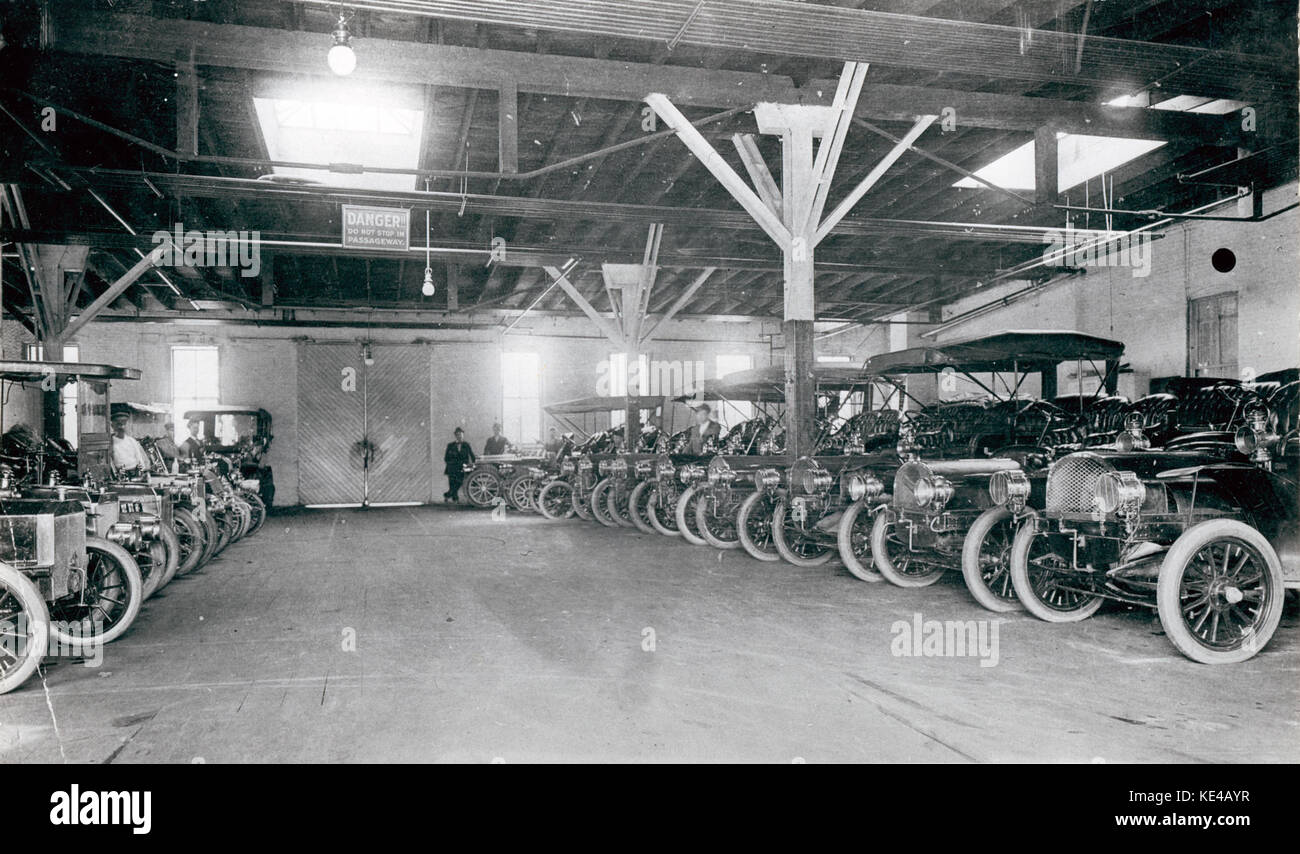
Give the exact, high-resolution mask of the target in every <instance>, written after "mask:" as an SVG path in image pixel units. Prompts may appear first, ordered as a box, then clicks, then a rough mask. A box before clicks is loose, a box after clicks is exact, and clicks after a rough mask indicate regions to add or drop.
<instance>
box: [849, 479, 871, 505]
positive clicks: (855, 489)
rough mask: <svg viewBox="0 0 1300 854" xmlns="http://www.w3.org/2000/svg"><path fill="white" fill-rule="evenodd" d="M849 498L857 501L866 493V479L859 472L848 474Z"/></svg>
mask: <svg viewBox="0 0 1300 854" xmlns="http://www.w3.org/2000/svg"><path fill="white" fill-rule="evenodd" d="M848 487H849V500H851V501H857V500H859V499H860V498H862V496H864V495H866V494H867V479H866V478H865V477H863V476H862V475H860V474H851V475H849V481H848Z"/></svg>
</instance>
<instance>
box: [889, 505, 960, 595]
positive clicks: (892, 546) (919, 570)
mask: <svg viewBox="0 0 1300 854" xmlns="http://www.w3.org/2000/svg"><path fill="white" fill-rule="evenodd" d="M871 561H872V563H874V564H875V565H876V569H878V570H880V574H881V575H883V576H885V580H887V581H889V582H890V583H891V584H896V585H898V586H899V587H929V586H930V585H931V584H934V583H935V582H936V581H938V580H939V578H940V577H941V576H942V575H943V573H944V570H945V567H944V566H943V565H942V564H938V563H934V562H932V561H922V560H918V559H917V556H916V555H915V554H913V553H912V551H911V549H909V548H908V546H907V543H905V542H903V540H902V538H901V537H899V535H898V526H897V525H896V524H894V523H893V522H891V521H889V514H888V513H885V512H881V513H877V514H876V520H875V521H874V522H872V523H871Z"/></svg>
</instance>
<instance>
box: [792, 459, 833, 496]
mask: <svg viewBox="0 0 1300 854" xmlns="http://www.w3.org/2000/svg"><path fill="white" fill-rule="evenodd" d="M833 483H835V478H834V476H833V475H831V473H830V472H828V471H827V470H826V469H825V468H824V467H822V465H821V464H820V463H818V462H817V461H816V460H813V459H809V458H808V457H803V458H801V459H799V460H796V461H795V464H794V465H793V466H791V467H790V485H791V486H792V487H794V488H795V489H797V490H799V491H800V492H802V493H803V494H804V495H818V494H820V493H823V492H826V491H828V490H829V489H830V488H831V485H832V484H833Z"/></svg>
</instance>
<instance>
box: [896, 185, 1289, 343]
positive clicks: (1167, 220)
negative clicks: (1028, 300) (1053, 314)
mask: <svg viewBox="0 0 1300 854" xmlns="http://www.w3.org/2000/svg"><path fill="white" fill-rule="evenodd" d="M1231 201H1232V200H1231V199H1226V200H1224V199H1221V200H1219V201H1216V202H1210V203H1209V204H1207V205H1201V206H1200V207H1198V208H1193V209H1192V210H1190V211H1188V212H1187V213H1185V214H1177V215H1171V214H1164V219H1161V220H1160V221H1159V222H1153V223H1150V224H1148V225H1144V226H1142V227H1141V228H1135V229H1133V230H1132V231H1126V232H1121V233H1120V234H1117V235H1115V236H1114V238H1113V239H1115V240H1119V239H1122V238H1125V237H1129V236H1132V235H1134V234H1140V233H1143V232H1146V231H1150V230H1151V229H1155V228H1161V227H1163V226H1166V225H1169V224H1171V223H1173V222H1174V221H1175V217H1177V218H1179V219H1188V218H1194V215H1196V214H1199V213H1201V212H1202V211H1207V210H1210V209H1212V208H1216V207H1219V206H1220V205H1224V204H1227V203H1228V202H1231ZM1298 204H1300V203H1298ZM1294 207H1297V204H1292V205H1288V206H1287V207H1285V208H1282V209H1281V210H1277V211H1274V212H1273V213H1271V214H1269V215H1268V216H1275V215H1277V214H1279V213H1283V212H1285V211H1288V210H1291V209H1292V208H1294ZM1264 218H1265V219H1267V218H1268V217H1264ZM1203 219H1222V217H1203ZM1238 221H1240V222H1245V221H1246V220H1241V219H1239V220H1238ZM1047 264H1048V262H1047V260H1046V259H1045V258H1040V259H1038V260H1036V261H1028V262H1026V263H1024V264H1020V265H1018V266H1016V267H1013V268H1012V269H1010V270H1007V271H1006V272H1004V273H1000V274H998V275H997V276H994V277H993V278H992V279H989V281H988V282H986V283H985V284H992V283H993V282H998V281H1003V280H1006V279H1014V278H1018V277H1020V276H1021V275H1023V274H1024V273H1026V272H1028V271H1030V270H1033V269H1036V268H1038V267H1046V266H1047ZM1076 275H1078V274H1077V272H1072V273H1069V274H1067V275H1065V276H1054V277H1052V278H1051V279H1049V280H1047V281H1046V282H1041V283H1039V284H1036V285H1031V286H1029V287H1027V288H1024V289H1022V290H1019V291H1015V292H1014V293H1010V294H1007V295H1006V296H1004V297H1000V298H999V299H995V300H991V301H990V302H986V303H984V304H983V305H978V306H976V307H975V308H972V309H969V310H967V311H963V312H962V313H961V314H958V315H954V316H953V317H950V318H949V319H948V320H945V321H944V322H943V323H941V324H939V325H938V326H936V327H935V328H934V329H930V330H927V331H925V332H922V333H921V337H922V338H933V337H934V336H936V335H939V334H941V333H943V332H946V331H947V330H949V329H951V328H952V327H954V326H959V325H961V324H962V323H965V322H967V321H969V320H973V319H975V318H976V317H979V316H981V315H984V314H988V313H989V312H990V311H996V310H997V309H999V308H1004V307H1006V306H1008V305H1011V304H1012V303H1016V302H1019V301H1020V300H1022V299H1024V298H1025V297H1027V296H1030V295H1031V294H1035V293H1038V292H1040V291H1043V290H1046V289H1047V288H1049V287H1051V286H1052V285H1055V284H1059V283H1060V282H1063V281H1065V280H1066V279H1068V278H1073V277H1074V276H1076ZM933 302H935V300H929V301H927V302H923V303H919V304H918V305H916V306H913V307H912V309H911V310H915V309H917V308H922V307H924V306H927V305H930V304H931V303H933Z"/></svg>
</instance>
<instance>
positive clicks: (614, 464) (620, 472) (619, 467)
mask: <svg viewBox="0 0 1300 854" xmlns="http://www.w3.org/2000/svg"><path fill="white" fill-rule="evenodd" d="M605 470H606V471H607V472H609V473H610V474H611V475H614V476H615V477H624V476H625V475H627V460H612V461H610V464H609V465H608V466H606V468H605Z"/></svg>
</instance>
